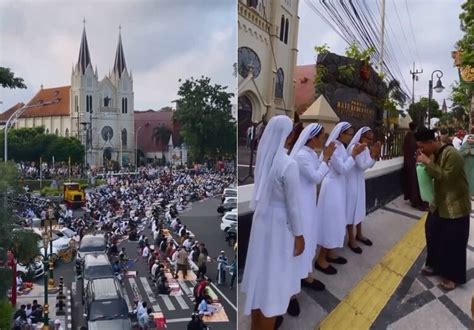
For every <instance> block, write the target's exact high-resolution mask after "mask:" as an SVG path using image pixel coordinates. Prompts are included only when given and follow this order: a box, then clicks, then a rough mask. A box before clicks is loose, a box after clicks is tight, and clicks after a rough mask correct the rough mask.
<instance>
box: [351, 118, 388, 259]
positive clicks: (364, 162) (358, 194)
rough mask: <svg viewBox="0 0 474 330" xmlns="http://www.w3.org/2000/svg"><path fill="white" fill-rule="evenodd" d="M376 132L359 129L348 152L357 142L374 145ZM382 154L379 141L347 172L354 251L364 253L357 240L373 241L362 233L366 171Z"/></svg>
mask: <svg viewBox="0 0 474 330" xmlns="http://www.w3.org/2000/svg"><path fill="white" fill-rule="evenodd" d="M373 137H374V134H373V132H372V130H371V129H370V127H367V126H364V127H362V128H361V129H359V130H358V131H357V133H356V135H355V136H354V137H353V138H352V140H351V142H350V143H349V145H348V146H347V152H348V153H349V154H351V153H352V150H353V149H354V146H355V145H356V144H357V143H359V142H360V143H362V144H365V145H372V141H373ZM379 155H380V143H379V142H377V143H376V144H375V145H373V146H372V148H371V149H369V148H365V149H364V151H362V152H361V153H360V154H359V155H358V156H357V157H356V158H355V162H356V165H355V166H354V167H353V168H352V169H351V170H350V171H349V172H348V173H347V175H346V179H347V203H346V204H347V209H346V212H347V218H346V219H347V232H348V236H349V237H348V238H349V242H348V245H349V248H350V249H351V250H352V251H353V252H354V253H362V249H361V248H360V247H359V246H358V245H357V243H356V240H357V241H360V242H362V243H364V244H365V245H367V246H371V245H372V242H371V241H370V240H369V239H368V238H366V237H364V236H363V234H362V224H361V222H362V220H364V219H365V215H366V209H365V177H364V172H365V171H366V170H367V169H369V168H371V167H372V166H374V164H375V161H376V159H377V158H378V156H379ZM354 225H356V226H357V235H356V236H355V237H354Z"/></svg>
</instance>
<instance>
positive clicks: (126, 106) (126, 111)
mask: <svg viewBox="0 0 474 330" xmlns="http://www.w3.org/2000/svg"><path fill="white" fill-rule="evenodd" d="M125 113H128V98H125Z"/></svg>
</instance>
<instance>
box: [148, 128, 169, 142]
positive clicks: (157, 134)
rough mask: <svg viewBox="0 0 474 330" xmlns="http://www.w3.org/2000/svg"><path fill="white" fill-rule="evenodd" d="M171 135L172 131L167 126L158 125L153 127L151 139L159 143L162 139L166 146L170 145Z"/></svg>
mask: <svg viewBox="0 0 474 330" xmlns="http://www.w3.org/2000/svg"><path fill="white" fill-rule="evenodd" d="M170 135H171V131H170V130H169V129H168V128H167V127H166V126H156V127H155V128H153V133H152V135H151V139H152V141H154V142H155V143H157V144H158V142H160V141H161V144H162V145H163V146H166V145H168V141H169V139H170Z"/></svg>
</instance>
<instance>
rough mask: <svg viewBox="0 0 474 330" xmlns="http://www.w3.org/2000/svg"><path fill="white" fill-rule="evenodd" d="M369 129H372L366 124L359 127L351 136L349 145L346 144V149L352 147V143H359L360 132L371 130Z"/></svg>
mask: <svg viewBox="0 0 474 330" xmlns="http://www.w3.org/2000/svg"><path fill="white" fill-rule="evenodd" d="M371 130H372V129H371V128H370V127H368V126H364V127H362V128H361V129H359V130H358V131H357V133H356V134H355V135H354V137H353V138H352V140H351V142H350V143H349V145H348V146H347V151H349V148H350V147H352V146H353V145H354V144H357V143H359V141H360V138H361V136H362V134H364V133H367V132H368V131H371Z"/></svg>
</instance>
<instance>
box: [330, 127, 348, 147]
mask: <svg viewBox="0 0 474 330" xmlns="http://www.w3.org/2000/svg"><path fill="white" fill-rule="evenodd" d="M351 127H352V125H351V124H349V123H348V122H347V121H341V122H340V123H339V124H337V125H336V127H334V129H333V130H332V131H331V134H329V137H328V140H327V141H326V147H327V146H328V145H329V144H331V142H334V141H336V140H337V138H338V137H339V135H341V133H342V132H345V131H347V130H348V129H349V128H351Z"/></svg>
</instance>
